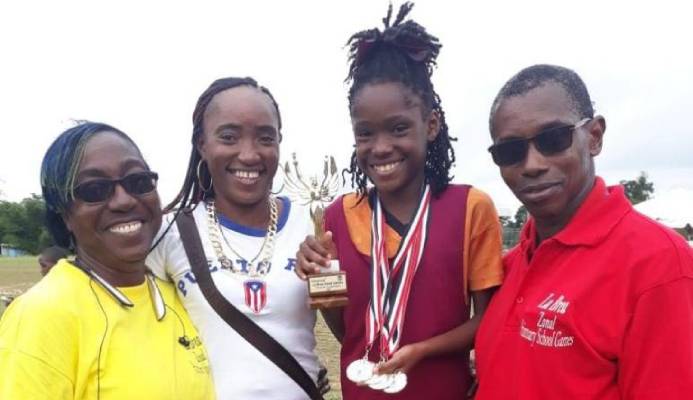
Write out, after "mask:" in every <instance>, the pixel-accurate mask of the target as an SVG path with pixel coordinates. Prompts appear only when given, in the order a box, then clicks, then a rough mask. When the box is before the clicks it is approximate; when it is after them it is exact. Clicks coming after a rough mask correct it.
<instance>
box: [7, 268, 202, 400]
mask: <svg viewBox="0 0 693 400" xmlns="http://www.w3.org/2000/svg"><path fill="white" fill-rule="evenodd" d="M156 283H157V286H158V287H159V289H160V292H161V295H162V297H163V300H164V302H165V304H166V307H165V310H166V314H165V316H164V317H163V319H161V320H160V321H158V320H157V316H156V312H155V309H154V306H153V302H152V297H151V295H150V291H149V288H148V285H147V282H146V281H145V282H144V283H143V284H142V285H138V286H134V287H126V288H118V289H119V290H120V291H121V292H122V293H123V294H124V295H125V296H127V298H128V299H129V300H130V301H131V302H132V303H133V304H134V306H133V307H126V306H123V305H121V304H120V303H119V302H118V301H117V300H116V298H114V297H113V296H112V295H111V294H110V293H109V292H108V291H107V290H106V289H105V288H104V287H103V286H101V285H100V284H99V283H97V282H96V281H94V280H93V279H91V278H90V277H89V276H88V275H87V274H86V273H84V272H83V271H81V270H79V269H78V268H76V267H75V266H73V265H72V264H70V263H69V262H68V261H67V260H61V261H60V262H59V263H58V264H57V265H56V266H55V267H54V268H53V269H52V270H51V272H50V273H49V274H48V275H47V276H46V277H45V278H43V280H41V281H40V282H39V283H38V284H36V285H35V286H34V287H33V288H31V289H30V290H29V291H28V292H27V293H25V294H24V295H22V296H20V297H18V298H17V299H16V300H15V301H14V302H13V303H12V304H11V305H10V307H9V308H8V309H7V311H6V312H5V314H4V315H3V316H2V319H1V320H0V399H37V400H38V399H40V400H45V399H100V400H109V399H114V400H115V399H117V400H126V399H127V400H129V399H146V400H157V399H161V400H164V399H165V400H171V399H186V400H198V399H205V400H206V399H213V398H214V388H213V386H212V380H211V375H210V371H209V364H208V361H207V353H206V352H205V349H204V347H203V346H202V343H201V342H200V339H199V337H198V334H197V331H196V330H195V328H194V327H193V325H192V323H191V322H190V320H189V318H188V315H187V313H186V312H185V309H184V308H183V306H182V304H181V303H180V301H179V300H178V298H177V296H176V295H175V290H174V287H173V286H172V285H171V284H170V283H167V282H163V281H160V280H157V281H156ZM181 336H185V338H186V339H187V341H188V343H189V344H188V345H187V346H184V345H183V344H181V343H179V338H180V337H181ZM184 341H185V340H184Z"/></svg>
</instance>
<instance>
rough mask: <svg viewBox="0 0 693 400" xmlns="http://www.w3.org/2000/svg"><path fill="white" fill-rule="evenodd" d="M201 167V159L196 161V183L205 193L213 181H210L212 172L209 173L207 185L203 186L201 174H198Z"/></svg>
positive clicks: (209, 189)
mask: <svg viewBox="0 0 693 400" xmlns="http://www.w3.org/2000/svg"><path fill="white" fill-rule="evenodd" d="M201 168H202V160H200V162H198V163H197V184H198V185H200V189H202V191H203V192H205V193H207V192H209V191H211V190H212V185H213V184H214V182H213V181H212V174H210V175H209V187H207V188H205V185H204V182H203V180H202V176H201V174H200V170H201Z"/></svg>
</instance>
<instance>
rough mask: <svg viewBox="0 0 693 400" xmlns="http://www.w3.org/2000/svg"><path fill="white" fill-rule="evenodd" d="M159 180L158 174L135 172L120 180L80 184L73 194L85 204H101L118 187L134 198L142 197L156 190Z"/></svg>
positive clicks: (100, 180)
mask: <svg viewBox="0 0 693 400" xmlns="http://www.w3.org/2000/svg"><path fill="white" fill-rule="evenodd" d="M158 179H159V175H157V173H156V172H151V171H143V172H135V173H133V174H130V175H127V176H124V177H122V178H120V179H94V180H91V181H89V182H84V183H80V184H79V185H77V186H75V188H74V190H73V191H72V192H73V194H74V197H75V198H77V199H80V200H82V201H83V202H85V203H100V202H103V201H106V200H108V199H110V198H111V197H112V196H113V193H115V187H116V185H120V186H121V187H122V188H123V189H125V191H126V192H128V193H129V194H131V195H133V196H142V195H145V194H148V193H151V192H153V191H154V190H155V189H156V181H157V180H158Z"/></svg>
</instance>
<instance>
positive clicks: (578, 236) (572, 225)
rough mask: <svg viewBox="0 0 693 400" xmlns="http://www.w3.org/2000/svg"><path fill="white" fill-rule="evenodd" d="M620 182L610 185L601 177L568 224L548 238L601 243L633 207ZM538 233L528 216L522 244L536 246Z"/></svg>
mask: <svg viewBox="0 0 693 400" xmlns="http://www.w3.org/2000/svg"><path fill="white" fill-rule="evenodd" d="M632 209H633V207H632V206H631V204H630V202H629V201H628V198H627V197H626V195H625V193H624V191H623V187H622V186H621V185H617V186H610V187H607V186H606V184H605V183H604V180H603V179H602V178H600V177H596V178H595V182H594V186H593V187H592V190H591V191H590V193H589V194H588V195H587V197H586V198H585V200H584V201H583V203H582V204H581V205H580V207H578V210H577V212H576V213H575V215H574V216H573V218H572V219H571V220H570V222H568V225H566V227H565V228H563V229H562V230H561V231H560V232H558V233H557V234H555V235H554V236H553V237H551V238H549V239H554V240H556V241H558V242H560V243H563V244H565V245H567V246H581V245H582V246H595V245H597V244H599V243H601V242H602V241H603V240H604V239H605V238H606V236H608V234H609V233H610V232H611V230H612V229H613V228H614V227H615V226H616V225H617V224H618V223H619V221H621V219H622V218H623V217H624V216H625V215H626V214H627V213H628V212H630V211H631V210H632ZM536 237H537V232H536V226H535V224H534V219H533V218H531V217H530V218H529V220H528V221H527V223H526V224H525V227H524V229H523V230H522V235H521V246H522V248H523V249H525V250H530V251H531V249H533V248H534V247H535V246H534V243H535V238H536Z"/></svg>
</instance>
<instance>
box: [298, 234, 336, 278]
mask: <svg viewBox="0 0 693 400" xmlns="http://www.w3.org/2000/svg"><path fill="white" fill-rule="evenodd" d="M335 256H336V246H335V244H334V242H332V232H329V231H328V232H325V234H324V235H322V237H320V238H319V239H318V238H316V237H315V236H313V235H308V236H307V237H306V240H304V241H303V243H301V246H299V248H298V252H297V253H296V269H295V271H296V275H298V277H299V278H301V279H302V280H306V277H307V276H308V275H312V274H317V273H320V270H321V268H329V266H330V260H331V259H332V258H334V257H335Z"/></svg>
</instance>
